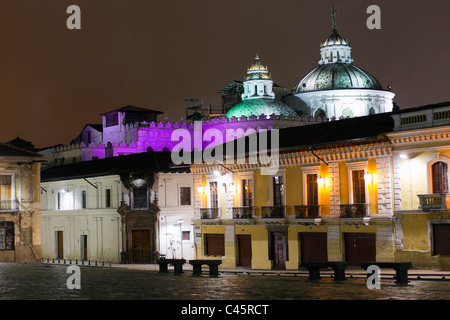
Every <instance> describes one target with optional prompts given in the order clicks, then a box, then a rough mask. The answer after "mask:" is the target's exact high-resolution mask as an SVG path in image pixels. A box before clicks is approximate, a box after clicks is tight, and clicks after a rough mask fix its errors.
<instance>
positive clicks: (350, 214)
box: [339, 203, 369, 218]
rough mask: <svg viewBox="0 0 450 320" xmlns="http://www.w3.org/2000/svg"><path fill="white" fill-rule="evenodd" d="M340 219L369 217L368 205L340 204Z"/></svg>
mask: <svg viewBox="0 0 450 320" xmlns="http://www.w3.org/2000/svg"><path fill="white" fill-rule="evenodd" d="M339 208H340V217H341V218H361V217H368V216H369V210H368V208H369V204H368V203H351V204H341V205H339Z"/></svg>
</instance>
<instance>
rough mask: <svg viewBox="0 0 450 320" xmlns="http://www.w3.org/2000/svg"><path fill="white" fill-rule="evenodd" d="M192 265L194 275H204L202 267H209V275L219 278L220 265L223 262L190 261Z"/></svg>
mask: <svg viewBox="0 0 450 320" xmlns="http://www.w3.org/2000/svg"><path fill="white" fill-rule="evenodd" d="M189 263H190V264H191V265H192V270H193V273H194V274H200V273H202V265H207V266H208V267H209V275H210V276H217V275H218V274H219V265H220V264H222V260H189Z"/></svg>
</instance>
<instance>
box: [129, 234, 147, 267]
mask: <svg viewBox="0 0 450 320" xmlns="http://www.w3.org/2000/svg"><path fill="white" fill-rule="evenodd" d="M131 246H132V249H131V259H132V263H150V231H149V230H133V231H132V235H131Z"/></svg>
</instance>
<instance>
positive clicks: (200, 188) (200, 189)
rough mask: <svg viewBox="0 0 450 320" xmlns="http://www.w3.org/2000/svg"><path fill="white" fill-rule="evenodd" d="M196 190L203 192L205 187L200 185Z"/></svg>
mask: <svg viewBox="0 0 450 320" xmlns="http://www.w3.org/2000/svg"><path fill="white" fill-rule="evenodd" d="M197 191H198V192H199V193H202V194H203V193H204V192H205V188H204V187H202V186H200V187H198V188H197Z"/></svg>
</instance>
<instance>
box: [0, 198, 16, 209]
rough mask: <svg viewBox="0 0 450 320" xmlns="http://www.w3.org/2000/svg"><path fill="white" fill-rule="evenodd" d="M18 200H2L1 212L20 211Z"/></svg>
mask: <svg viewBox="0 0 450 320" xmlns="http://www.w3.org/2000/svg"><path fill="white" fill-rule="evenodd" d="M18 210H19V201H18V200H0V211H18Z"/></svg>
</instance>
